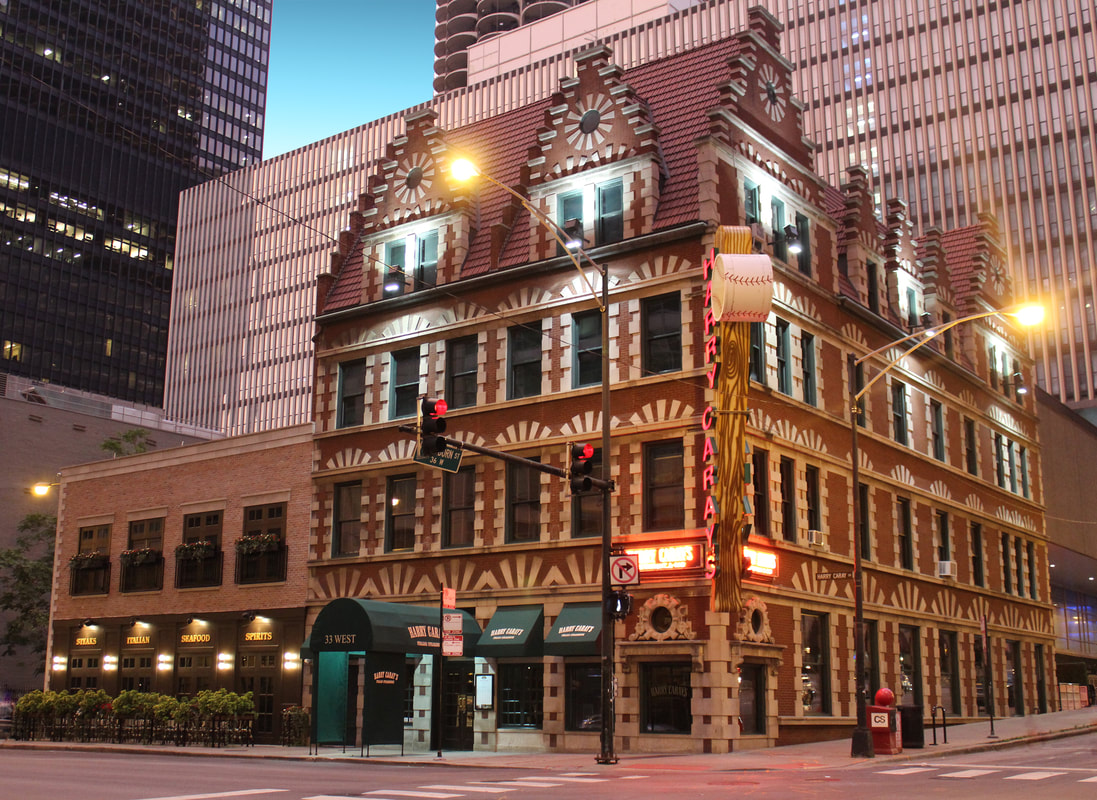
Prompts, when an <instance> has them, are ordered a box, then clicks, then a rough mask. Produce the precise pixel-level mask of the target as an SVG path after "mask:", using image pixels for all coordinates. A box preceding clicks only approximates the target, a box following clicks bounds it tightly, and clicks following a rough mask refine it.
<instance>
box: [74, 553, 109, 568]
mask: <svg viewBox="0 0 1097 800" xmlns="http://www.w3.org/2000/svg"><path fill="white" fill-rule="evenodd" d="M108 563H110V556H108V555H106V554H105V553H77V554H76V555H74V556H73V557H72V558H70V559H69V568H70V569H100V568H102V567H105V566H106V565H107V564H108Z"/></svg>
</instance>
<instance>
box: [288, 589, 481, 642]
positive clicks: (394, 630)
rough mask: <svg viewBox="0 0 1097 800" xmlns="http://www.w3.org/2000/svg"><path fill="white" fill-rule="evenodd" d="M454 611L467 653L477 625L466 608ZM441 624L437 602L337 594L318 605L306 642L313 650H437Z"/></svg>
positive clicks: (478, 629) (476, 630) (476, 634)
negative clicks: (414, 603) (410, 602)
mask: <svg viewBox="0 0 1097 800" xmlns="http://www.w3.org/2000/svg"><path fill="white" fill-rule="evenodd" d="M457 613H459V614H461V618H462V626H463V627H462V631H461V632H462V635H463V636H464V637H465V642H464V644H465V652H466V653H468V652H471V650H472V647H473V646H474V645H475V644H476V640H477V639H478V638H479V636H480V626H479V625H477V624H476V620H475V619H473V617H472V616H471V615H470V614H469V613H468V612H467V611H460V612H457ZM441 624H442V620H441V612H440V611H439V609H438V606H411V605H405V604H403V603H385V602H382V601H380V600H360V599H356V598H350V597H340V598H339V599H337V600H332V601H331V602H330V603H328V604H327V605H326V606H324V608H323V609H321V611H320V614H319V616H317V617H316V622H314V623H313V625H312V634H311V635H310V636H309V640H308V642H307V646H308V649H309V650H310V651H312V652H313V653H322V652H331V651H337V652H338V651H341V652H351V651H354V652H363V651H365V652H375V653H438V652H440V650H441V633H442V631H441Z"/></svg>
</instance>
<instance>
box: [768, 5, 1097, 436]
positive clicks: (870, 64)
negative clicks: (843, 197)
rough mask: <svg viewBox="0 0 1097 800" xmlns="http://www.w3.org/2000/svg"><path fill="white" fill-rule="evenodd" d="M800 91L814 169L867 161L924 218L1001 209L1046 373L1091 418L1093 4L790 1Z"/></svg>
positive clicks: (1096, 121)
mask: <svg viewBox="0 0 1097 800" xmlns="http://www.w3.org/2000/svg"><path fill="white" fill-rule="evenodd" d="M771 11H773V13H774V14H775V15H776V16H777V17H778V18H779V19H781V20H782V22H784V23H785V26H786V32H785V46H784V49H785V52H786V53H787V54H788V57H789V59H790V60H791V61H792V62H793V64H794V66H795V67H796V72H795V75H796V78H795V81H794V93H795V94H796V96H798V97H799V98H800V99H801V100H802V101H803V102H804V103H805V105H806V106H807V115H806V118H805V126H804V127H805V132H806V133H807V135H808V136H809V137H811V138H812V139H814V140H815V141H816V142H817V143H818V144H819V145H820V148H821V150H820V152H819V155H818V169H819V172H820V174H821V175H823V176H824V177H826V178H827V179H829V180H830V181H832V182H833V181H835V180H836V177H837V176H839V175H841V174H842V172H843V171H844V170H845V169H846V168H847V167H848V166H850V165H851V164H864V165H866V166H868V167H869V169H870V170H871V175H872V181H873V184H874V191H875V193H876V197H877V200H878V207H882V204H883V203H886V201H887V199H888V198H889V197H901V198H902V199H904V200H905V201H906V202H907V204H908V206H909V209H910V215H911V218H912V220H913V221H914V223H915V232H916V233H921V232H923V231H924V230H925V229H926V228H928V227H930V226H940V227H944V228H951V227H956V226H963V225H967V224H971V223H972V222H974V221H975V220H976V218H977V216H978V214H979V213H980V212H983V211H991V212H993V213H994V214H995V215H996V216H997V218H998V223H999V225H1000V228H1001V231H1002V237H1003V240H1004V243H1005V246H1006V253H1007V258H1006V264H1007V265H1008V269H1010V270H1011V271H1012V273H1013V277H1014V280H1015V286H1016V287H1017V290H1018V292H1019V294H1020V295H1021V296H1022V297H1024V298H1034V299H1039V300H1041V301H1043V302H1044V303H1045V305H1046V307H1047V310H1048V313H1049V315H1050V324H1049V325H1048V326H1047V327H1046V328H1045V329H1044V332H1043V333H1038V334H1036V335H1034V336H1033V338H1032V345H1033V346H1032V351H1033V355H1034V356H1035V357H1036V363H1037V380H1038V382H1039V383H1040V384H1041V386H1043V387H1044V388H1045V389H1047V391H1048V392H1050V393H1051V394H1053V395H1055V396H1057V397H1059V398H1060V399H1061V400H1062V401H1063V402H1064V403H1066V404H1067V405H1069V406H1071V407H1073V408H1075V409H1076V410H1078V411H1080V412H1081V413H1082V414H1083V415H1089V417H1090V420H1091V421H1094V420H1097V316H1095V312H1094V305H1095V303H1097V298H1095V296H1094V292H1095V285H1097V255H1095V253H1097V178H1095V176H1094V169H1093V164H1094V162H1097V44H1095V42H1097V37H1095V36H1094V30H1093V26H1094V22H1095V19H1094V17H1095V16H1097V12H1095V10H1094V6H1093V3H1091V2H1084V0H1064V2H1061V3H1036V2H1024V0H1014V1H1013V2H1004V3H996V4H989V5H986V6H981V7H980V8H979V9H978V10H977V11H973V10H972V9H971V8H970V7H965V6H964V4H960V3H938V4H931V5H929V6H925V5H912V4H911V3H905V2H899V0H869V2H857V3H851V2H838V3H815V2H807V1H806V0H785V2H784V3H782V4H781V6H779V7H775V8H771Z"/></svg>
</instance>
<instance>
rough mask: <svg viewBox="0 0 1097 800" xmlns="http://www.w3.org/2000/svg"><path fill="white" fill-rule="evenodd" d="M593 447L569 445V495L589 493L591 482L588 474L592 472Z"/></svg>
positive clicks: (588, 445)
mask: <svg viewBox="0 0 1097 800" xmlns="http://www.w3.org/2000/svg"><path fill="white" fill-rule="evenodd" d="M593 457H594V446H593V445H590V444H573V445H571V463H570V464H569V465H568V481H569V482H570V483H571V493H572V494H577V493H579V492H589V491H590V487H591V486H592V482H591V480H590V474H591V472H593V471H594V463H593V462H592V461H591V459H592V458H593Z"/></svg>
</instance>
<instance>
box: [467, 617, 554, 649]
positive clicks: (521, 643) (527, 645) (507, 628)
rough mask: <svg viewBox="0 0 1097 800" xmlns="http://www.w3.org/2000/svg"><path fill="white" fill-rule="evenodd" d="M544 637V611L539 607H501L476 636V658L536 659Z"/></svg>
mask: <svg viewBox="0 0 1097 800" xmlns="http://www.w3.org/2000/svg"><path fill="white" fill-rule="evenodd" d="M544 637H545V610H544V608H542V607H541V606H504V607H503V608H499V609H496V611H495V614H493V615H492V618H491V622H489V623H488V625H487V627H486V628H484V632H483V633H482V634H480V642H479V644H477V645H476V655H478V656H487V657H489V658H521V657H527V658H528V657H532V658H540V657H541V650H542V647H543V646H544Z"/></svg>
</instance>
